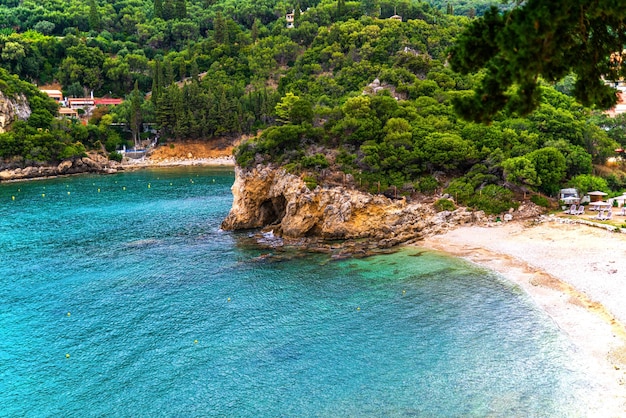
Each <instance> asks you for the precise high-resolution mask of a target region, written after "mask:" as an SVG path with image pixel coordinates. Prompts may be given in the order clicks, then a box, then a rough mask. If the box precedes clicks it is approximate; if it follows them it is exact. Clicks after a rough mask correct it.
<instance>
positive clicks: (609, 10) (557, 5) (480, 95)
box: [450, 0, 626, 122]
mask: <svg viewBox="0 0 626 418" xmlns="http://www.w3.org/2000/svg"><path fill="white" fill-rule="evenodd" d="M625 17H626V11H625V9H624V8H622V7H616V6H614V5H608V4H605V3H602V2H595V1H591V0H583V1H578V2H571V1H566V0H562V1H557V2H545V1H542V0H531V1H526V2H523V4H522V5H521V6H517V7H514V8H513V9H511V10H509V11H505V12H500V11H499V10H498V9H497V8H495V7H493V8H491V9H490V10H488V11H486V12H485V14H484V15H483V16H482V17H481V18H479V19H476V20H473V21H472V22H471V23H470V25H469V27H468V28H467V29H466V30H465V32H464V33H463V34H462V35H461V36H460V37H459V38H458V43H457V44H456V45H455V46H454V47H453V48H452V50H451V56H450V64H451V65H452V68H453V69H455V70H456V71H459V72H461V73H463V74H469V73H476V72H478V71H481V70H482V71H483V78H482V81H481V84H480V85H479V86H478V87H477V88H476V89H475V94H474V95H473V96H468V97H464V98H459V99H458V100H457V102H456V105H457V109H458V111H459V113H460V114H461V115H463V116H464V117H466V118H468V119H470V120H475V121H480V122H489V121H491V120H493V118H494V117H495V116H496V114H497V113H498V112H499V111H500V110H507V111H508V112H516V113H518V114H520V115H526V114H528V113H530V112H531V111H532V110H534V109H536V108H537V106H538V105H539V99H540V96H541V94H540V91H539V89H538V85H537V83H538V80H539V77H542V78H543V79H545V80H548V81H549V82H554V81H558V80H560V79H562V78H564V77H565V76H567V75H568V74H570V73H574V74H576V82H575V84H574V88H573V94H574V96H575V97H576V98H577V99H578V100H580V102H581V103H583V104H584V105H596V106H598V107H600V108H604V109H606V108H609V107H611V106H613V105H614V104H615V102H616V95H615V91H614V90H613V89H612V88H611V87H609V86H606V85H605V84H604V83H603V82H602V80H601V77H602V76H604V77H606V78H607V79H608V80H617V79H618V78H619V76H623V75H624V74H626V67H623V66H620V65H618V60H619V61H621V57H618V60H616V59H613V60H612V59H611V54H613V53H615V52H618V54H619V52H620V51H622V49H623V46H624V45H625V44H626V31H624V23H623V22H624V18H625Z"/></svg>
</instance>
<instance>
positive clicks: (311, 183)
mask: <svg viewBox="0 0 626 418" xmlns="http://www.w3.org/2000/svg"><path fill="white" fill-rule="evenodd" d="M303 180H304V184H306V187H307V188H308V189H309V190H313V189H315V188H316V187H317V179H316V178H315V177H311V176H306V177H305V178H304V179H303Z"/></svg>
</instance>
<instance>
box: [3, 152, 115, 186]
mask: <svg viewBox="0 0 626 418" xmlns="http://www.w3.org/2000/svg"><path fill="white" fill-rule="evenodd" d="M116 172H117V169H116V168H113V167H110V162H109V160H108V159H107V158H105V157H101V156H93V158H88V157H83V158H75V159H72V160H65V161H62V162H61V163H60V164H58V165H43V164H42V165H28V166H22V165H21V164H19V163H16V162H4V163H0V181H9V180H26V179H33V178H44V177H54V176H61V175H69V174H79V173H103V174H111V173H116Z"/></svg>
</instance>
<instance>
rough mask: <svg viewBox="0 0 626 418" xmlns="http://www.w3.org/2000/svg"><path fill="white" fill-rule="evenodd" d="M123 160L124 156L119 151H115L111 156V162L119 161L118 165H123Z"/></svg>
mask: <svg viewBox="0 0 626 418" xmlns="http://www.w3.org/2000/svg"><path fill="white" fill-rule="evenodd" d="M123 158H124V156H123V155H122V154H120V153H119V152H117V151H113V152H112V153H110V154H109V160H112V161H117V162H118V163H121V162H122V159H123Z"/></svg>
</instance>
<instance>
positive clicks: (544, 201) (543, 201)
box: [530, 194, 550, 208]
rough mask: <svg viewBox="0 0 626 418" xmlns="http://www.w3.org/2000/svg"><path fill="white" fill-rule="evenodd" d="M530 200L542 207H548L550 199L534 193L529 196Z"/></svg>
mask: <svg viewBox="0 0 626 418" xmlns="http://www.w3.org/2000/svg"><path fill="white" fill-rule="evenodd" d="M530 201H531V202H533V203H534V204H535V205H537V206H541V207H544V208H549V207H550V201H549V200H548V198H546V197H545V196H542V195H540V194H534V195H532V196H530Z"/></svg>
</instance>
